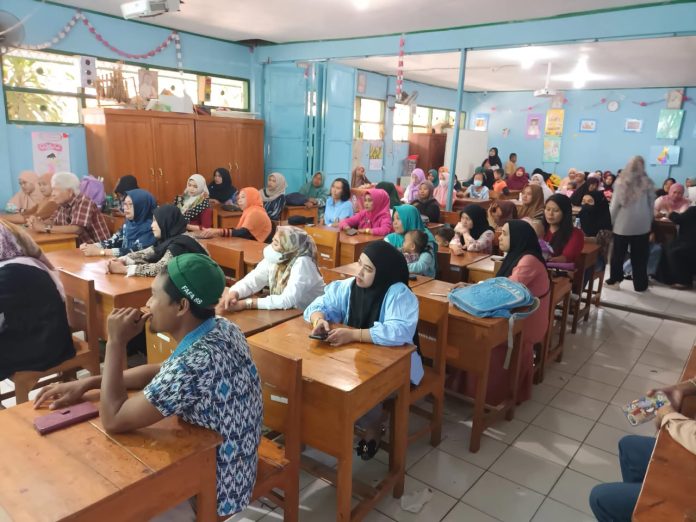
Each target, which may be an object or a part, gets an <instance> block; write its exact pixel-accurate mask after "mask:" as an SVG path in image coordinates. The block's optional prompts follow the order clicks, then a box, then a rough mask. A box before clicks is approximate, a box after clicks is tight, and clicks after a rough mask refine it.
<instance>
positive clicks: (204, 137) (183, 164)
mask: <svg viewBox="0 0 696 522" xmlns="http://www.w3.org/2000/svg"><path fill="white" fill-rule="evenodd" d="M84 122H85V136H86V141H87V161H88V164H89V171H90V173H91V174H92V175H94V176H102V177H103V178H104V185H105V188H106V191H107V193H110V192H112V191H113V189H114V186H115V185H116V182H117V181H118V179H119V178H120V177H121V176H123V175H125V174H132V175H134V176H135V177H136V178H137V179H138V185H139V186H140V187H141V188H144V189H145V190H148V191H149V192H151V193H152V194H153V195H154V196H155V198H156V199H157V201H158V202H159V203H160V204H163V203H171V202H172V201H173V200H174V197H175V196H176V195H177V194H181V193H182V192H183V191H184V188H185V187H186V180H187V179H188V178H189V176H191V174H194V173H196V172H199V173H200V174H202V175H203V177H204V178H205V179H206V180H210V179H212V174H213V171H214V170H215V169H216V168H218V167H226V168H228V169H229V170H230V172H231V174H232V182H233V184H234V185H235V186H236V187H237V188H241V187H245V186H254V187H261V186H262V185H263V121H260V120H243V119H236V118H235V119H233V118H229V119H228V118H218V117H211V116H196V115H193V114H178V113H167V112H154V111H147V112H146V111H134V110H126V109H85V111H84Z"/></svg>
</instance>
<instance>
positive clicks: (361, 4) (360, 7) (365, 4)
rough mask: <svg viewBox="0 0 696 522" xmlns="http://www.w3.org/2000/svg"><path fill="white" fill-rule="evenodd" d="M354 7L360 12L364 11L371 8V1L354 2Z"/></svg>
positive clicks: (357, 0) (355, 0)
mask: <svg viewBox="0 0 696 522" xmlns="http://www.w3.org/2000/svg"><path fill="white" fill-rule="evenodd" d="M353 7H355V8H356V9H357V10H358V11H364V10H365V9H367V8H368V7H370V0H353Z"/></svg>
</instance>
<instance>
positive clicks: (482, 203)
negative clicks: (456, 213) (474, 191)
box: [452, 198, 493, 210]
mask: <svg viewBox="0 0 696 522" xmlns="http://www.w3.org/2000/svg"><path fill="white" fill-rule="evenodd" d="M491 203H493V200H492V199H476V198H461V199H456V200H455V201H453V202H452V207H456V209H457V210H462V209H464V207H466V206H468V205H478V206H479V207H481V208H483V209H484V210H488V207H490V206H491ZM452 210H455V209H454V208H453V209H452Z"/></svg>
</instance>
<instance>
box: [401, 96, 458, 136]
mask: <svg viewBox="0 0 696 522" xmlns="http://www.w3.org/2000/svg"><path fill="white" fill-rule="evenodd" d="M454 115H455V111H450V110H447V109H436V108H434V107H425V106H421V105H418V106H416V107H415V108H414V109H413V110H412V109H411V107H410V106H408V105H402V104H400V103H397V104H396V105H395V107H394V127H393V138H394V141H408V135H409V134H412V133H427V132H430V129H432V128H433V127H435V126H436V125H441V126H442V125H444V126H445V127H454ZM465 119H466V113H465V112H463V111H462V113H461V122H462V124H461V125H460V127H461V128H464V120H465Z"/></svg>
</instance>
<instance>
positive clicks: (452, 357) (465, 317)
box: [413, 280, 522, 453]
mask: <svg viewBox="0 0 696 522" xmlns="http://www.w3.org/2000/svg"><path fill="white" fill-rule="evenodd" d="M452 286H454V285H452V284H451V283H446V282H444V281H438V280H433V281H430V282H428V283H425V284H422V285H420V286H417V287H416V288H414V289H413V293H414V294H416V297H418V301H419V303H420V306H428V303H429V302H433V301H435V302H443V301H447V297H443V296H442V295H433V294H448V293H449V292H450V290H451V289H452ZM507 335H508V320H507V319H501V318H483V317H474V316H473V315H469V314H467V313H464V312H461V311H460V310H457V309H456V308H455V307H454V306H452V305H450V307H449V320H448V326H447V364H449V365H450V366H453V367H454V368H458V369H460V370H464V371H466V372H467V373H469V374H471V375H475V376H476V396H475V397H474V417H473V420H472V428H471V441H470V443H469V451H471V452H472V453H476V452H477V451H478V450H479V447H480V445H481V435H482V434H483V432H484V430H485V429H486V428H487V427H488V426H490V425H491V424H493V423H494V422H496V421H497V420H499V419H501V418H503V417H505V418H506V419H507V420H511V419H512V418H513V416H514V412H515V406H516V402H517V382H518V379H519V366H520V361H519V353H520V347H521V343H522V320H518V321H515V329H514V332H513V336H514V339H513V350H512V358H511V361H510V371H511V379H510V390H509V392H508V397H507V399H506V400H505V401H503V402H502V403H501V404H499V405H497V406H490V405H488V404H486V390H487V389H488V374H489V370H490V361H491V352H492V351H493V349H494V348H495V347H496V346H498V345H499V344H507Z"/></svg>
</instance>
